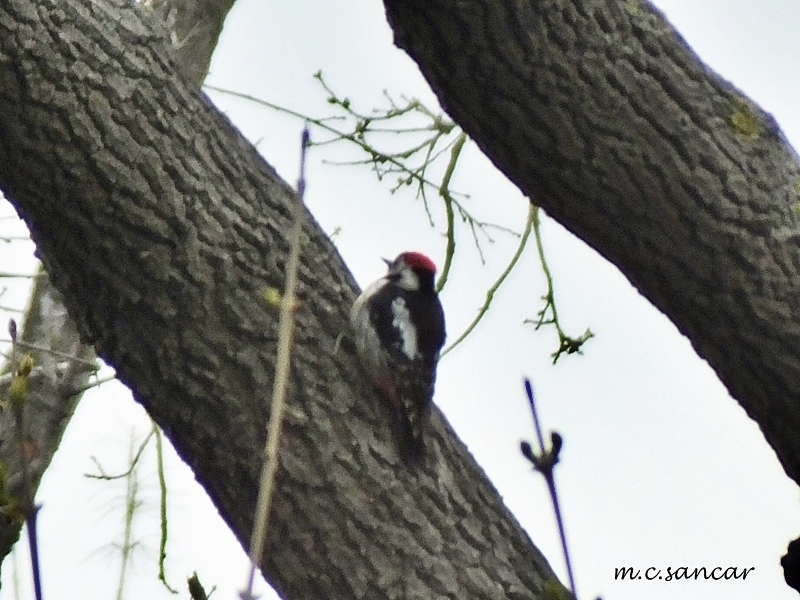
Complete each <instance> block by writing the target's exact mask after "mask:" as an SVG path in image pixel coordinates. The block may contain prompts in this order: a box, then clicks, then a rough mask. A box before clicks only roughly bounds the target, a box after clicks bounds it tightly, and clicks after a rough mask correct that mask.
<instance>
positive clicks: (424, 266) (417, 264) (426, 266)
mask: <svg viewBox="0 0 800 600" xmlns="http://www.w3.org/2000/svg"><path fill="white" fill-rule="evenodd" d="M400 260H402V261H403V262H404V263H405V264H407V265H408V266H409V267H411V268H412V269H419V270H421V271H428V272H430V273H436V265H435V264H434V262H433V261H432V260H431V259H430V258H428V257H427V256H425V255H424V254H422V253H421V252H403V253H402V254H401V255H400V256H398V257H397V258H396V259H395V262H398V261H400Z"/></svg>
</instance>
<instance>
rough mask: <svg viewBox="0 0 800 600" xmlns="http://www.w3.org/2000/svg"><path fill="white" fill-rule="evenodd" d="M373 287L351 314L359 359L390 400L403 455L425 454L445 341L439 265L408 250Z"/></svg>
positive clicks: (411, 457)
mask: <svg viewBox="0 0 800 600" xmlns="http://www.w3.org/2000/svg"><path fill="white" fill-rule="evenodd" d="M383 260H384V262H385V263H386V264H387V265H388V267H389V271H388V272H387V273H386V275H384V276H383V277H381V278H380V279H378V280H377V281H375V282H374V283H372V285H370V286H369V287H367V288H366V289H365V290H364V292H363V293H362V294H361V295H360V296H359V297H358V298H357V299H356V301H355V303H354V304H353V309H352V311H351V313H350V319H351V321H352V325H353V332H354V340H355V346H356V350H357V353H358V357H359V360H360V361H361V363H362V365H363V366H364V368H365V370H366V371H367V372H368V373H369V376H370V379H371V380H372V383H373V385H374V386H375V387H376V388H377V390H378V391H379V392H380V394H381V396H383V398H384V399H385V400H386V402H388V404H389V406H390V409H391V411H392V415H393V419H394V421H395V422H394V430H395V433H396V436H397V438H398V442H399V445H400V451H401V454H402V455H403V457H404V458H405V459H407V460H410V461H412V462H415V461H419V460H420V459H422V457H423V454H424V451H425V442H424V433H425V427H426V424H427V421H428V415H429V413H430V405H431V401H432V399H433V388H434V384H435V382H436V365H437V363H438V362H439V351H440V350H441V349H442V345H444V339H445V325H444V311H443V310H442V305H441V303H440V302H439V296H438V294H437V293H436V289H435V288H434V275H435V274H436V265H434V264H433V261H432V260H431V259H430V258H428V257H427V256H425V255H424V254H420V253H419V252H403V253H402V254H400V255H399V256H398V257H397V258H395V259H394V260H393V261H389V260H386V259H383Z"/></svg>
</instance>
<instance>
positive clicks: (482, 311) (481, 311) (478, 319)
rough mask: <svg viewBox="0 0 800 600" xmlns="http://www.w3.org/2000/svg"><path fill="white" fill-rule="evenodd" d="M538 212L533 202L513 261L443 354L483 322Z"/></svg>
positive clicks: (516, 260)
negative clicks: (470, 321) (475, 313)
mask: <svg viewBox="0 0 800 600" xmlns="http://www.w3.org/2000/svg"><path fill="white" fill-rule="evenodd" d="M535 214H536V209H535V207H534V205H533V204H530V207H529V208H528V220H527V221H526V223H525V230H524V231H523V232H522V237H521V238H520V240H519V244H518V245H517V250H516V252H514V256H512V257H511V261H510V262H509V263H508V265H507V266H506V268H505V270H504V271H503V272H502V273H501V274H500V277H498V278H497V281H495V282H494V284H493V285H492V286H491V287H490V288H489V289H488V290H487V292H486V301H485V302H484V303H483V306H481V307H480V309H478V315H477V316H476V317H475V319H473V321H472V323H470V324H469V326H468V327H467V328H466V329H465V330H464V332H463V333H462V334H461V335H460V336H458V338H457V339H456V341H455V342H453V343H452V344H450V345H449V346H448V347H447V348H445V349H444V351H443V352H442V356H444V355H445V354H447V353H448V352H450V351H451V350H452V349H453V348H455V347H456V346H458V345H459V344H460V343H461V342H463V341H464V340H465V339H466V338H467V336H468V335H469V334H470V333H472V330H473V329H475V327H477V325H478V323H480V322H481V319H483V317H484V315H485V314H486V313H487V311H488V310H489V306H491V304H492V300H493V299H494V295H495V293H497V290H498V289H500V286H501V285H503V282H504V281H505V280H506V278H507V277H508V275H509V274H510V273H511V271H512V270H513V268H514V266H515V265H516V264H517V262H518V261H519V258H520V256H522V252H523V250H525V246H526V244H527V243H528V236H530V233H531V228H532V225H533V217H534V215H535Z"/></svg>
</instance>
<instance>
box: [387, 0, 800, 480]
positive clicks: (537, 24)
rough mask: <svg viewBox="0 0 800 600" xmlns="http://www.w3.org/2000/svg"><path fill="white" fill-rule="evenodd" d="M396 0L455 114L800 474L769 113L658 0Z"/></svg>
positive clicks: (784, 171) (796, 256) (397, 20)
mask: <svg viewBox="0 0 800 600" xmlns="http://www.w3.org/2000/svg"><path fill="white" fill-rule="evenodd" d="M385 5H386V13H387V17H388V19H389V22H390V24H391V25H392V27H393V29H394V33H395V42H396V43H397V44H398V45H399V46H400V47H401V48H403V49H404V50H406V51H407V52H408V53H409V54H410V55H411V57H412V58H413V59H414V60H415V61H416V62H417V63H418V64H419V66H420V68H421V70H422V72H423V74H424V76H425V77H426V78H427V80H428V82H429V83H430V85H431V87H432V88H433V90H434V91H435V92H436V94H437V96H438V98H439V100H440V102H441V103H442V105H443V107H444V108H445V110H446V111H447V112H448V113H449V114H450V115H451V116H452V117H453V118H454V119H455V120H456V122H458V124H459V125H461V126H462V127H463V128H464V130H465V131H466V132H467V133H468V134H469V135H470V136H471V137H472V138H473V139H474V140H475V141H476V142H477V143H478V145H479V146H480V147H481V149H482V150H483V151H484V152H485V153H486V154H487V155H488V156H489V157H490V158H491V160H492V161H493V162H494V164H495V165H497V167H498V168H500V170H502V171H503V172H504V173H505V174H506V175H507V176H508V177H509V178H510V179H511V180H512V181H513V182H514V183H516V184H517V185H518V186H519V188H520V189H521V190H522V191H523V192H524V193H526V194H528V195H529V196H530V197H531V198H532V199H533V200H534V201H535V202H536V203H537V204H539V205H540V206H542V207H543V208H544V209H545V210H546V211H547V213H548V214H549V215H550V216H551V217H553V218H555V219H556V220H557V221H559V222H560V223H561V224H562V225H564V226H565V227H567V228H568V229H569V230H571V231H572V232H573V233H575V234H576V235H578V236H579V237H580V238H581V239H583V240H584V241H586V242H587V243H588V244H590V245H591V246H592V247H593V248H595V249H596V250H597V251H598V252H600V253H601V254H602V255H603V256H605V257H606V258H607V259H609V260H610V261H611V262H613V263H614V264H615V265H617V266H618V267H619V269H620V270H621V271H622V272H623V273H624V274H625V275H626V276H627V277H628V279H630V281H631V282H632V283H633V284H634V285H635V286H636V287H637V288H638V289H639V291H640V292H641V293H642V294H643V295H644V296H645V297H647V298H648V299H649V300H650V301H651V302H652V303H653V304H654V305H655V306H657V307H658V308H659V309H661V310H662V311H663V312H664V313H665V314H666V315H667V316H668V317H669V318H670V319H671V320H672V321H673V322H674V323H675V325H676V326H677V327H678V329H680V331H681V332H682V333H683V334H684V335H686V337H688V338H689V340H690V341H691V342H692V344H693V346H694V348H695V350H696V351H697V353H698V354H699V355H700V356H702V357H703V358H705V359H706V360H707V361H708V362H709V364H710V365H711V366H712V367H713V368H714V370H715V371H716V372H717V374H718V375H719V377H720V379H721V380H722V382H723V383H724V384H725V385H726V386H727V388H728V390H729V391H730V393H731V395H732V396H733V397H734V398H735V399H736V400H737V401H738V402H739V403H740V404H741V406H742V407H743V408H744V409H745V411H747V414H748V415H750V417H751V418H753V419H754V420H755V421H756V422H757V423H758V424H759V426H760V427H761V430H762V432H763V433H764V436H765V437H766V439H767V441H768V442H769V443H770V445H771V446H772V447H773V448H774V450H775V452H776V454H777V455H778V459H779V460H780V462H781V464H782V465H783V468H784V470H785V471H786V473H787V474H788V475H789V476H790V477H791V478H792V479H794V480H795V481H796V482H800V435H798V432H800V384H798V382H800V245H799V244H798V242H800V163H798V157H797V155H796V153H795V152H794V150H793V149H792V148H791V147H790V146H789V144H788V143H787V141H786V140H785V139H784V137H783V135H782V134H781V132H780V130H779V129H778V127H777V125H776V124H775V122H774V120H773V119H772V117H771V116H770V115H768V114H766V113H764V112H763V111H762V110H760V109H759V108H758V107H756V106H755V105H754V104H753V103H752V102H751V101H750V100H748V99H747V98H746V97H744V96H743V95H742V94H741V93H740V92H739V91H738V90H736V89H735V88H734V87H733V86H732V85H730V84H729V83H727V82H726V81H724V80H723V79H722V78H720V77H719V76H718V75H716V74H715V73H714V72H712V71H711V70H710V69H709V68H708V67H706V66H705V65H703V64H702V62H701V61H700V60H699V59H698V58H697V56H695V55H694V53H693V52H692V51H691V50H690V49H689V48H688V46H687V45H686V43H685V42H684V41H683V40H682V39H681V38H680V36H679V35H678V33H677V32H676V31H675V30H674V29H673V28H672V27H671V26H670V25H669V24H668V23H667V22H666V20H665V19H664V18H663V16H662V15H661V14H660V13H659V12H658V11H657V10H655V9H654V8H653V7H652V6H650V5H649V4H648V3H647V2H644V1H639V0H629V1H619V0H523V1H521V2H512V1H497V2H490V1H487V0H458V1H455V0H385ZM653 351H654V352H657V351H658V349H657V348H653Z"/></svg>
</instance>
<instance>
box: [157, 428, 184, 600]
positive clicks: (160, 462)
mask: <svg viewBox="0 0 800 600" xmlns="http://www.w3.org/2000/svg"><path fill="white" fill-rule="evenodd" d="M152 423H153V429H152V433H153V435H154V436H155V438H156V463H157V469H156V470H157V471H158V488H159V491H160V492H161V494H160V502H159V506H160V511H161V541H160V543H159V546H158V579H159V580H160V581H161V583H163V584H164V587H166V588H167V589H168V590H169V591H170V592H172V593H173V594H177V593H178V590H176V589H173V588H172V586H170V584H169V583H167V575H166V572H165V567H164V563H165V562H166V560H167V532H168V526H167V525H168V524H167V478H166V475H165V474H164V444H163V442H162V439H161V430H160V429H159V428H158V425H156V422H155V421H152Z"/></svg>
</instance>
